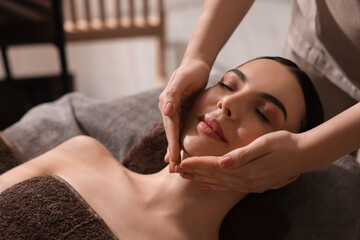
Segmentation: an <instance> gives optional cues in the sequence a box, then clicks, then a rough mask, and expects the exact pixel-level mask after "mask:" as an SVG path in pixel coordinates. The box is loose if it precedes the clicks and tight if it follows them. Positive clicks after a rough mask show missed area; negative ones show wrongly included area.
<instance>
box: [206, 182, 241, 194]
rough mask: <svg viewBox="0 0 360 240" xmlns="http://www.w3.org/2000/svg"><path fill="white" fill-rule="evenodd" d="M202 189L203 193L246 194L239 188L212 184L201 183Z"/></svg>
mask: <svg viewBox="0 0 360 240" xmlns="http://www.w3.org/2000/svg"><path fill="white" fill-rule="evenodd" d="M200 189H201V190H203V191H222V192H245V191H243V190H241V189H238V188H233V187H226V186H222V185H217V184H211V183H201V184H200Z"/></svg>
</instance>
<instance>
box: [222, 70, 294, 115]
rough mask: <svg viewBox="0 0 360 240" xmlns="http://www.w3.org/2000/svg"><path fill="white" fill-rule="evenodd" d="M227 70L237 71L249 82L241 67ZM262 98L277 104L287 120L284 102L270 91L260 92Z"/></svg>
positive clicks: (241, 77)
mask: <svg viewBox="0 0 360 240" xmlns="http://www.w3.org/2000/svg"><path fill="white" fill-rule="evenodd" d="M227 72H233V73H235V74H236V75H237V76H238V78H239V79H240V80H241V81H242V82H243V83H244V84H246V82H247V78H246V76H245V74H244V73H243V72H241V71H240V70H239V69H231V70H229V71H227ZM258 95H259V96H260V97H261V98H263V99H265V100H266V101H269V102H271V103H273V104H274V105H275V106H277V107H278V108H279V109H280V110H281V112H282V113H283V114H284V118H285V121H286V120H287V111H286V108H285V106H284V104H283V103H282V102H281V101H280V100H279V99H277V98H276V97H274V96H273V95H271V94H268V93H265V92H260V93H259V94H258Z"/></svg>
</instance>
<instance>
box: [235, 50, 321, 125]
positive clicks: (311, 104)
mask: <svg viewBox="0 0 360 240" xmlns="http://www.w3.org/2000/svg"><path fill="white" fill-rule="evenodd" d="M258 59H269V60H274V61H276V62H278V63H280V64H282V65H284V66H286V67H288V69H289V70H290V72H291V73H292V74H293V75H294V76H295V78H296V79H297V81H298V83H299V84H300V86H301V89H302V92H303V95H304V99H305V116H304V118H303V119H302V121H301V125H300V130H299V132H305V131H308V130H310V129H312V128H314V127H316V126H318V125H320V124H321V123H323V122H324V111H323V107H322V105H321V101H320V98H319V95H318V93H317V91H316V89H315V87H314V85H313V84H312V82H311V79H310V77H309V76H308V75H307V74H306V73H305V72H304V71H303V70H301V69H300V68H299V66H298V65H296V64H295V63H294V62H293V61H290V60H289V59H286V58H282V57H270V56H264V57H258V58H254V59H252V60H250V61H247V62H246V63H248V62H251V61H254V60H258ZM246 63H243V64H241V65H240V66H242V65H244V64H246Z"/></svg>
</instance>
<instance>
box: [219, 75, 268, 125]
mask: <svg viewBox="0 0 360 240" xmlns="http://www.w3.org/2000/svg"><path fill="white" fill-rule="evenodd" d="M218 84H219V85H220V86H221V87H223V88H226V89H227V90H229V91H232V92H235V89H233V88H231V87H229V86H228V85H226V84H225V83H223V82H220V81H219V82H218ZM255 112H256V113H257V114H258V115H259V116H260V118H261V120H263V121H265V122H266V123H269V122H270V121H269V119H268V118H267V117H266V116H265V115H264V114H263V113H262V112H260V110H259V109H257V108H255Z"/></svg>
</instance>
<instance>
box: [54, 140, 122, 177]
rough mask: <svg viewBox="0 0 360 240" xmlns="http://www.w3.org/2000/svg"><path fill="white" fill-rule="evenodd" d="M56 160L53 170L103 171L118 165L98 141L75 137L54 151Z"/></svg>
mask: <svg viewBox="0 0 360 240" xmlns="http://www.w3.org/2000/svg"><path fill="white" fill-rule="evenodd" d="M54 153H55V154H56V158H59V159H58V160H57V161H56V163H54V166H53V167H54V168H55V169H54V170H55V172H56V171H60V170H63V169H64V168H66V169H69V168H70V167H76V168H77V169H78V170H81V169H84V168H95V169H97V170H100V169H104V168H106V167H108V166H109V165H112V164H119V163H118V161H117V160H116V159H115V158H114V157H113V156H112V154H111V153H110V151H109V150H108V149H107V148H106V147H105V146H104V145H103V144H102V143H100V142H99V141H98V140H96V139H95V138H92V137H89V136H76V137H74V138H71V139H69V140H67V141H66V142H64V143H63V144H61V145H59V146H58V147H57V148H56V149H54Z"/></svg>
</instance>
